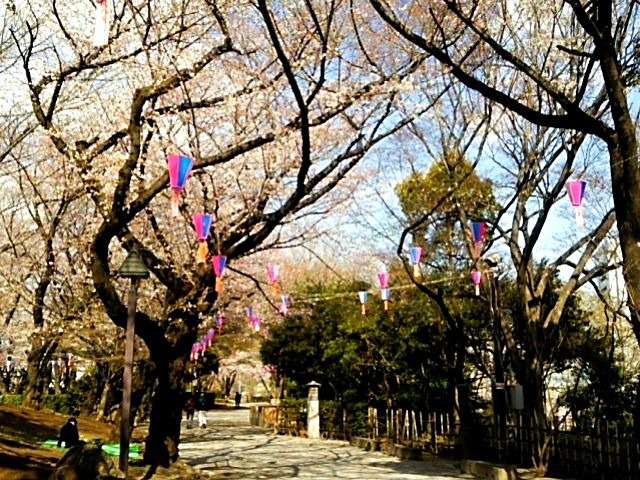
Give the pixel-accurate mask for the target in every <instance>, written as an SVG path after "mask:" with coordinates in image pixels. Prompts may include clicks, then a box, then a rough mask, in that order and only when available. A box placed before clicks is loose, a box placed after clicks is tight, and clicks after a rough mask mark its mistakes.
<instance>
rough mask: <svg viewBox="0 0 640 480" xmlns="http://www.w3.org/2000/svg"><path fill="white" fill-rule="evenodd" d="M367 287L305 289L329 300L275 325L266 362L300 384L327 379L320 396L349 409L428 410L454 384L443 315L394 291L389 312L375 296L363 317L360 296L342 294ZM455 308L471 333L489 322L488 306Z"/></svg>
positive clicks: (413, 294)
mask: <svg viewBox="0 0 640 480" xmlns="http://www.w3.org/2000/svg"><path fill="white" fill-rule="evenodd" d="M361 287H362V286H361V284H359V283H357V282H340V283H336V284H332V285H328V286H326V287H321V286H319V285H315V286H307V287H305V289H306V290H305V292H303V293H299V294H298V296H310V295H317V296H324V297H326V299H324V300H318V301H316V302H314V303H313V304H312V305H311V306H310V308H309V311H308V312H307V313H306V314H305V315H304V316H291V317H287V318H286V319H285V320H284V321H283V322H282V323H281V324H279V325H276V326H274V327H273V328H272V329H271V337H270V338H269V339H268V340H266V341H265V342H264V343H263V346H262V350H261V353H262V359H263V361H264V362H265V363H267V364H271V365H275V366H276V367H277V368H278V371H279V372H280V373H281V374H284V375H286V376H287V377H288V378H290V379H291V380H293V381H294V382H295V383H297V384H298V385H304V384H306V383H308V382H309V381H311V380H315V381H318V382H320V383H321V384H322V385H323V387H322V388H321V390H320V393H321V396H322V397H323V398H324V399H333V400H336V401H340V402H342V405H345V406H346V409H347V412H355V410H354V407H353V406H354V405H356V404H362V403H363V404H365V405H366V404H367V402H372V403H385V402H387V401H391V402H393V403H394V404H398V405H421V406H424V405H425V404H429V403H430V402H434V401H436V399H437V398H439V397H441V394H440V392H442V390H443V389H444V388H445V386H446V382H447V378H446V368H445V367H444V364H445V363H446V348H447V342H446V341H445V335H446V328H445V326H444V325H443V323H442V320H441V318H440V315H439V313H438V311H437V310H435V309H434V307H433V305H432V304H431V302H430V301H429V299H428V298H427V297H426V296H425V295H423V294H421V293H419V292H418V291H416V290H414V289H411V290H397V291H396V292H394V295H395V297H394V299H393V302H392V305H391V312H390V313H385V312H384V311H383V309H382V305H381V302H380V301H378V300H377V299H375V298H371V300H370V302H369V304H368V305H367V315H366V316H362V315H361V313H360V305H359V303H358V301H357V298H345V297H344V296H343V295H339V294H337V292H355V291H357V290H358V289H359V288H361ZM354 297H355V295H354ZM456 308H458V309H459V314H460V315H461V316H462V318H464V319H465V321H467V323H468V325H469V328H474V329H482V328H485V327H486V326H487V325H488V323H487V317H486V312H485V310H486V309H483V307H482V305H481V304H479V303H478V302H477V301H475V300H473V299H470V298H468V299H465V300H460V301H459V302H458V303H457V304H456ZM486 335H487V334H486V333H484V334H483V335H480V336H479V338H484V337H486ZM297 393H298V394H299V395H300V396H302V395H305V394H306V390H301V391H299V392H297ZM365 413H366V408H365ZM354 414H355V413H354Z"/></svg>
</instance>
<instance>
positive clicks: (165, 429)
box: [144, 352, 188, 467]
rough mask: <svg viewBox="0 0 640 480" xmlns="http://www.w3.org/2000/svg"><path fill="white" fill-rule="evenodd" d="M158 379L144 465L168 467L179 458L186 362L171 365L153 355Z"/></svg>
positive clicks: (153, 398) (186, 356)
mask: <svg viewBox="0 0 640 480" xmlns="http://www.w3.org/2000/svg"><path fill="white" fill-rule="evenodd" d="M152 358H153V359H154V363H155V367H156V369H155V371H156V375H157V380H156V385H155V390H154V392H153V396H152V398H151V415H150V423H149V436H148V437H147V440H146V446H145V452H144V461H145V463H147V464H151V465H159V466H162V467H168V466H169V465H170V463H172V462H175V461H176V460H177V458H178V443H179V441H180V421H181V419H182V389H183V376H184V373H185V371H186V359H187V358H188V353H187V354H186V355H185V358H177V359H175V360H172V361H167V360H166V359H158V357H157V356H155V355H153V352H152Z"/></svg>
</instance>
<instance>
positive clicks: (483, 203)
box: [396, 152, 500, 269]
mask: <svg viewBox="0 0 640 480" xmlns="http://www.w3.org/2000/svg"><path fill="white" fill-rule="evenodd" d="M450 192H453V194H450ZM396 194H397V195H398V200H399V201H400V206H401V208H402V211H403V213H404V214H405V216H406V217H407V223H408V224H412V223H414V222H416V221H417V220H418V219H421V218H422V217H423V216H425V215H427V214H429V215H430V217H429V219H428V220H427V221H426V222H425V223H423V224H422V225H421V226H420V227H419V228H418V229H417V230H415V231H414V238H415V242H416V244H419V245H421V246H423V247H427V246H428V248H425V260H426V261H427V262H429V263H431V265H432V267H440V268H441V269H450V268H451V267H452V266H455V265H456V263H459V262H461V261H464V258H465V254H466V252H465V249H464V244H463V241H464V237H463V236H462V235H466V233H463V232H464V230H460V229H456V225H457V224H458V223H459V218H460V213H459V211H458V205H460V206H462V207H463V208H464V209H465V211H466V212H467V214H468V215H469V216H470V217H471V218H476V217H477V218H492V217H493V216H494V215H495V214H496V213H497V211H498V210H499V208H500V205H499V204H498V202H497V201H496V198H495V196H494V194H493V185H492V183H491V181H490V180H488V179H483V178H481V177H480V176H478V175H477V174H476V173H475V171H474V168H473V165H472V164H471V163H470V162H469V161H467V160H466V159H464V158H462V157H461V154H460V153H459V152H454V153H450V154H449V155H448V156H447V157H445V158H444V159H443V161H439V162H436V163H434V164H433V165H432V166H431V168H430V169H429V170H428V171H426V172H414V173H413V174H411V175H409V176H408V177H407V178H406V179H404V180H403V181H402V182H400V183H399V184H398V185H397V186H396ZM443 199H445V200H443ZM464 228H466V226H465V227H464Z"/></svg>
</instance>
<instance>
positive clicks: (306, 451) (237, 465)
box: [180, 410, 471, 480]
mask: <svg viewBox="0 0 640 480" xmlns="http://www.w3.org/2000/svg"><path fill="white" fill-rule="evenodd" d="M208 421H209V426H208V428H206V429H200V428H192V429H186V428H185V429H184V430H183V432H184V433H183V439H182V442H181V446H180V456H181V458H182V459H183V460H184V461H185V462H186V463H188V464H190V465H193V466H194V467H196V468H199V469H201V470H205V471H209V472H214V473H215V474H216V478H223V479H234V480H235V479H238V480H240V479H276V478H306V479H311V478H313V479H317V480H325V479H326V480H329V479H366V480H383V479H384V480H400V479H402V480H414V479H415V480H418V479H431V480H449V479H459V478H471V477H469V476H463V475H461V474H460V471H459V470H458V469H457V468H456V467H455V466H454V465H453V464H451V463H445V462H417V461H402V460H399V459H397V458H394V457H389V456H386V455H383V454H381V453H379V452H365V451H363V450H360V449H358V448H355V447H351V446H349V445H348V444H347V443H346V442H341V441H335V440H322V441H321V440H308V439H305V438H299V437H287V436H278V435H273V434H272V433H270V432H269V431H267V430H264V429H260V428H256V427H252V426H249V413H248V411H246V410H240V411H212V412H209V413H208Z"/></svg>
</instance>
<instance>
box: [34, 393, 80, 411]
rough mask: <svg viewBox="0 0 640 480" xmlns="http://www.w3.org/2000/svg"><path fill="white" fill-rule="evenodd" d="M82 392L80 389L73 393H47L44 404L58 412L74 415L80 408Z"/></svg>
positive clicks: (45, 406)
mask: <svg viewBox="0 0 640 480" xmlns="http://www.w3.org/2000/svg"><path fill="white" fill-rule="evenodd" d="M82 398H83V397H82V394H81V393H80V392H78V391H76V392H73V393H56V394H53V395H45V396H44V399H43V402H42V406H43V407H44V408H48V409H50V410H53V411H54V412H58V413H65V414H68V415H74V414H76V413H77V412H78V410H79V405H80V403H81V401H82Z"/></svg>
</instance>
